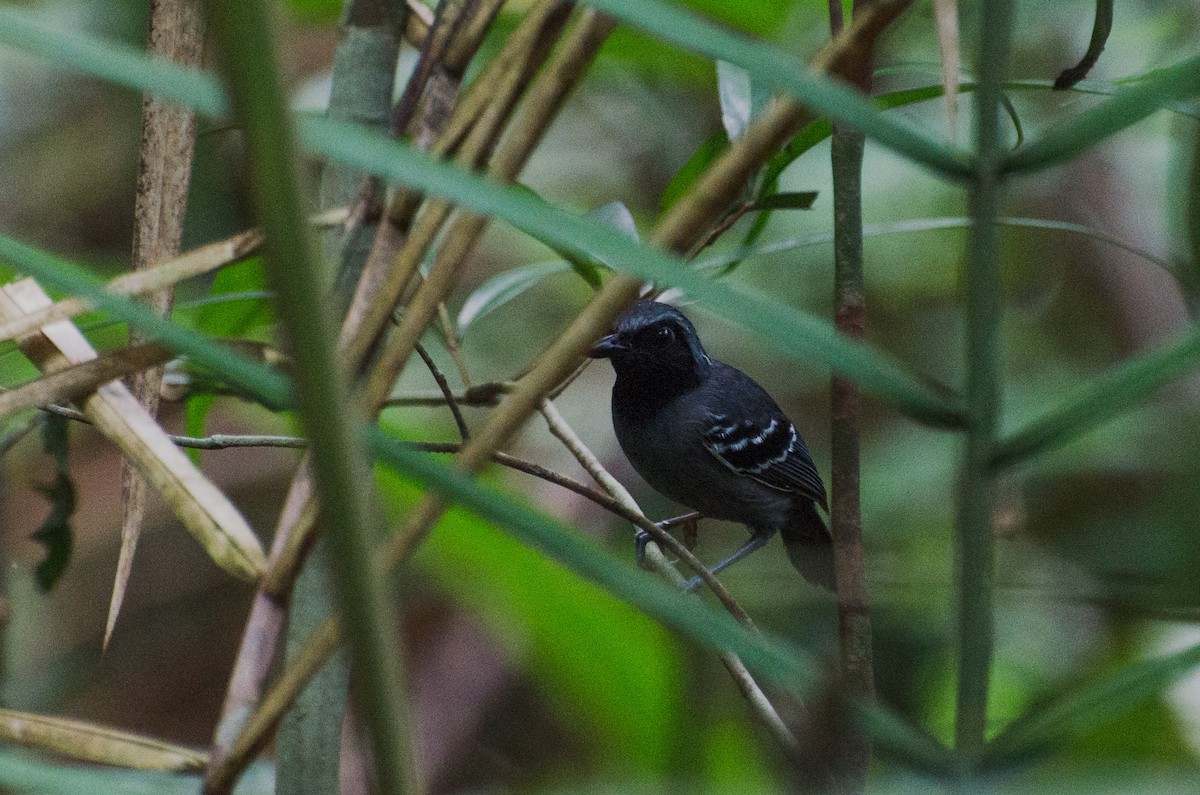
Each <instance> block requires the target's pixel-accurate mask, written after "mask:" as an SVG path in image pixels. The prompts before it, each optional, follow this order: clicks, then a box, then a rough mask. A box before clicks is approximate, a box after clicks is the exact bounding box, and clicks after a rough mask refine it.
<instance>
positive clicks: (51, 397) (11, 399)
mask: <svg viewBox="0 0 1200 795" xmlns="http://www.w3.org/2000/svg"><path fill="white" fill-rule="evenodd" d="M170 358H171V352H170V351H169V350H167V349H166V348H163V347H162V346H160V345H154V344H152V343H151V344H143V345H134V346H131V347H128V348H121V349H120V350H116V351H111V352H109V353H106V354H104V355H103V356H100V357H98V358H95V359H90V360H88V361H85V362H80V363H79V364H73V365H71V366H69V367H67V368H65V369H63V370H59V371H58V372H56V373H50V374H49V375H45V376H42V377H41V378H39V379H37V380H36V381H30V382H29V383H27V384H22V385H21V386H18V387H14V388H12V389H10V390H7V391H5V392H3V393H0V417H6V416H8V415H9V414H12V413H14V412H17V411H21V410H23V409H34V408H38V407H40V406H47V405H50V404H52V403H62V402H65V401H70V400H75V399H76V398H81V397H83V396H84V395H87V394H90V393H92V392H95V391H96V390H97V389H98V388H99V387H100V386H101V385H103V384H107V383H108V382H109V381H114V380H116V379H118V378H124V377H126V376H129V375H133V374H134V373H138V372H141V371H142V370H145V369H146V368H147V367H156V366H158V365H160V364H162V363H163V362H165V361H167V360H168V359H170Z"/></svg>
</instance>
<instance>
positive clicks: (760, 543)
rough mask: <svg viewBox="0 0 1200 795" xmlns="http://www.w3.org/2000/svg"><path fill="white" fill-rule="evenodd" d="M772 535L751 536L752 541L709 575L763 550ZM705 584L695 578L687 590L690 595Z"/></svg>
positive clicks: (710, 570) (688, 584) (713, 569)
mask: <svg viewBox="0 0 1200 795" xmlns="http://www.w3.org/2000/svg"><path fill="white" fill-rule="evenodd" d="M772 535H774V534H773V533H765V534H763V535H758V534H755V535H752V536H750V540H749V541H747V542H746V543H745V544H742V546H741V548H739V549H738V550H737V551H736V552H734V553H733V554H732V555H730V556H729V557H727V558H725V560H723V561H721V562H720V563H718V564H717V565H715V566H713V567H712V568H711V569H709V570H708V572H709V574H716V573H717V572H719V571H722V570H723V569H727V568H729V567H730V566H732V565H733V564H735V563H737V562H738V561H739V560H741V559H742V558H744V557H746V556H747V555H749V554H750V553H752V552H756V551H757V550H760V549H762V548H763V547H764V546H766V544H767V542H768V541H770V540H771V536H772ZM703 584H704V581H703V580H701V579H700V578H699V577H698V576H697V577H693V578H692V579H690V580H688V583H687V587H686V590H687V592H688V593H691V592H692V591H695V590H696V589H697V588H699V587H700V586H702V585H703Z"/></svg>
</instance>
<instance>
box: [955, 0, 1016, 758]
mask: <svg viewBox="0 0 1200 795" xmlns="http://www.w3.org/2000/svg"><path fill="white" fill-rule="evenodd" d="M981 13H982V18H981V20H980V23H979V31H980V42H979V47H980V56H981V57H980V64H979V89H978V91H977V92H976V94H975V108H976V118H975V149H976V152H975V154H976V159H975V165H976V169H975V174H974V178H973V179H972V181H971V185H970V191H969V202H970V207H971V216H972V218H973V219H974V223H973V224H972V226H971V235H970V243H969V252H970V259H969V264H968V268H967V297H966V321H967V330H966V336H967V339H966V355H967V383H966V390H965V394H966V402H967V411H968V415H969V417H970V424H969V426H968V427H967V434H966V436H967V440H966V451H965V454H964V458H963V463H962V473H961V492H960V496H959V509H958V550H957V551H958V559H957V572H956V589H957V592H958V665H959V668H958V711H957V715H956V719H955V747H956V750H957V751H958V753H959V755H960V759H961V760H962V762H963V763H964V769H965V770H967V771H970V770H972V769H973V768H974V766H975V764H976V761H977V760H978V758H979V756H980V754H981V753H982V751H983V745H984V740H985V735H986V730H987V701H988V683H989V678H990V673H991V663H992V645H993V631H994V628H993V624H992V618H993V617H992V599H993V566H994V556H995V551H994V543H993V538H992V486H993V468H992V455H993V450H994V448H995V444H996V431H997V427H998V423H999V416H1000V373H1001V367H1002V362H1001V350H1000V323H1001V309H1000V299H1001V283H1000V267H999V266H1000V225H999V224H998V222H997V219H998V217H999V207H1000V197H1001V192H1002V190H1003V176H1002V173H1001V172H1002V168H1003V165H1004V157H1005V151H1004V145H1003V141H1002V140H1001V137H1000V135H1001V133H1000V112H1001V109H1000V98H1001V96H1000V95H1001V91H1002V87H1003V81H1004V76H1005V73H1006V71H1007V62H1008V56H1009V45H1010V38H1011V33H1012V4H1011V2H1008V0H996V2H991V3H987V4H985V5H984V7H983V9H982V11H981ZM968 775H969V773H968Z"/></svg>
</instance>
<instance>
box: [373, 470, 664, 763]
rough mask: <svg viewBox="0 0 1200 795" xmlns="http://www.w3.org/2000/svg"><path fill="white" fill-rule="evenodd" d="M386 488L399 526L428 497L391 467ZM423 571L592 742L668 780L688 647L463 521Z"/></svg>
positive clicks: (436, 544) (446, 524) (420, 556)
mask: <svg viewBox="0 0 1200 795" xmlns="http://www.w3.org/2000/svg"><path fill="white" fill-rule="evenodd" d="M376 482H377V483H378V484H379V486H380V492H381V494H383V496H384V499H385V500H386V502H387V505H388V507H389V509H390V510H391V511H393V512H394V513H395V515H397V516H404V515H406V514H407V512H408V511H410V510H411V509H412V506H413V504H414V503H415V501H416V500H417V498H418V497H419V496H420V494H421V491H420V489H419V488H418V487H417V486H416V485H415V484H413V483H412V482H411V481H410V480H407V479H403V478H401V477H400V476H398V475H397V474H395V473H394V472H392V471H389V470H387V469H385V468H384V467H379V468H378V474H377V480H376ZM413 565H414V566H415V567H419V568H421V569H423V570H429V571H431V572H432V573H433V574H434V576H435V577H436V578H437V580H438V581H439V582H440V583H441V585H442V586H443V587H444V588H445V590H446V592H447V594H448V595H449V596H450V597H451V598H453V599H454V600H456V601H458V602H460V603H462V604H463V605H464V606H465V607H466V608H467V609H469V610H470V611H471V613H472V615H474V616H477V617H478V619H479V620H480V621H481V622H485V623H486V624H487V625H488V629H489V630H490V632H491V634H492V635H493V637H494V638H495V640H496V641H497V642H498V643H499V644H500V645H501V646H502V647H506V646H507V647H509V650H510V651H511V652H512V653H513V654H514V655H516V656H517V657H518V659H516V660H514V661H513V663H514V664H515V665H519V666H520V667H521V669H522V670H528V671H529V672H530V674H531V675H532V676H533V677H534V680H535V683H536V684H538V685H539V686H540V688H541V690H542V692H543V693H544V694H545V695H546V696H547V698H549V699H550V701H551V703H552V706H554V707H557V708H558V709H559V710H561V711H562V713H563V717H564V719H567V720H569V721H570V722H571V723H572V724H573V725H576V726H577V727H578V729H579V731H581V732H583V733H585V734H586V735H587V736H588V737H589V743H591V742H593V741H594V742H595V744H596V745H597V746H599V747H600V748H601V749H603V750H604V751H605V752H607V754H608V755H609V756H610V757H611V759H612V761H613V762H614V763H619V764H622V765H623V766H624V769H626V770H627V771H629V772H631V773H632V774H634V775H637V773H638V772H641V771H646V772H647V773H650V774H651V775H656V776H661V775H664V774H666V773H667V771H668V769H669V766H670V764H671V761H672V753H671V752H670V750H669V749H670V748H671V747H672V739H673V737H672V730H673V728H674V727H675V726H676V725H677V723H678V721H679V720H680V719H681V718H682V715H681V712H682V709H681V707H682V701H683V681H682V680H681V678H680V677H679V675H678V674H679V670H680V666H681V665H682V662H683V661H682V659H681V655H680V643H679V641H678V640H677V639H676V638H675V637H674V636H673V635H672V634H671V633H670V632H668V631H667V630H666V629H664V628H663V627H662V626H661V625H660V624H658V623H657V622H655V621H653V620H651V619H649V618H647V617H646V616H645V615H644V614H642V613H641V612H639V611H638V610H637V609H636V608H635V607H633V606H631V605H629V604H627V603H626V602H623V601H621V600H619V599H616V598H614V597H613V596H612V595H611V594H608V593H607V592H605V591H604V590H602V589H600V588H597V587H596V586H594V585H592V584H590V583H587V582H584V581H582V580H580V579H579V577H577V576H575V574H574V573H573V572H572V571H570V570H569V569H566V568H564V567H562V566H561V565H559V564H558V563H556V562H555V561H552V560H550V559H548V558H546V557H545V556H544V555H541V554H539V553H538V552H537V551H536V550H534V549H531V548H529V547H528V546H526V545H524V544H522V543H521V542H519V541H518V540H516V539H514V538H512V537H511V536H510V535H508V534H506V533H504V532H502V531H500V530H497V529H495V528H494V527H492V526H491V525H490V524H488V523H486V522H484V521H482V520H481V519H479V518H478V517H476V516H473V515H471V514H469V513H468V512H466V511H463V510H459V509H453V510H450V511H448V512H447V513H446V515H445V516H444V517H443V518H442V520H441V521H440V522H439V523H438V526H437V528H436V529H435V530H434V531H433V533H432V534H431V535H430V536H429V538H428V539H427V540H426V541H425V543H423V544H422V545H421V548H420V549H419V550H418V551H417V553H416V554H415V556H414V558H413ZM513 627H520V631H519V633H518V634H519V635H520V640H519V641H518V642H517V643H515V644H514V643H512V636H513V631H512V630H513ZM631 703H633V704H637V709H634V710H631V709H630V708H629V705H630V704H631ZM602 764H603V763H602Z"/></svg>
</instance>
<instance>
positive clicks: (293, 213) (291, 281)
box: [206, 0, 414, 793]
mask: <svg viewBox="0 0 1200 795" xmlns="http://www.w3.org/2000/svg"><path fill="white" fill-rule="evenodd" d="M206 6H207V10H208V15H209V19H210V22H211V25H212V29H213V32H214V34H215V35H214V38H215V40H216V43H217V48H218V52H219V54H220V57H221V62H222V65H223V67H224V72H225V76H226V79H227V81H228V85H229V91H230V98H231V100H232V105H233V109H234V112H235V116H236V117H237V118H239V119H240V120H241V123H242V125H243V130H244V133H245V139H246V149H247V155H248V160H249V168H250V176H251V180H250V182H251V185H252V188H253V193H254V201H255V208H256V210H257V213H258V216H259V219H260V221H261V223H262V227H263V230H264V232H265V234H266V239H267V247H266V248H267V257H266V261H267V267H268V274H269V277H270V279H271V282H272V286H273V288H274V289H275V291H276V294H277V295H278V297H279V300H278V311H279V314H280V319H281V320H282V322H283V327H284V333H285V336H286V339H287V342H288V347H289V350H290V352H291V354H292V357H293V360H294V363H295V367H294V371H295V383H296V395H297V404H298V408H299V414H300V418H301V421H302V423H303V426H304V428H305V431H306V435H307V436H308V437H309V439H310V440H311V443H312V460H313V471H314V474H315V479H316V483H317V491H318V495H319V500H320V504H321V506H322V509H323V512H324V515H325V516H326V517H328V535H327V538H328V540H329V547H330V551H331V553H332V555H331V558H332V562H333V570H334V572H333V573H334V581H335V584H336V586H337V591H338V599H339V603H340V606H341V611H342V614H343V616H344V619H345V623H346V628H347V635H348V638H349V646H350V651H351V655H352V657H353V659H354V663H355V667H356V677H357V678H356V681H355V696H356V703H357V704H358V707H359V710H360V714H362V715H363V717H364V718H365V719H366V723H367V726H368V728H369V729H370V734H371V739H372V743H373V750H374V762H375V769H376V771H377V775H378V778H379V787H380V790H381V791H383V792H387V793H403V792H409V791H412V790H413V789H414V780H413V768H412V761H411V742H410V738H409V735H408V730H407V725H406V720H405V718H406V716H407V711H408V710H407V705H406V704H405V701H404V698H403V694H404V692H405V690H404V686H403V676H402V672H401V668H400V662H401V658H400V649H399V644H398V640H397V637H396V633H395V627H394V620H393V611H392V609H391V604H390V600H389V598H388V589H387V585H386V581H385V580H384V578H383V573H382V572H381V571H380V570H379V568H378V567H377V566H376V565H375V564H374V561H373V558H372V554H371V553H372V550H371V541H372V536H373V533H372V525H371V523H370V520H369V517H368V514H369V511H368V502H367V498H368V490H369V486H370V483H371V471H370V468H369V467H368V464H367V456H366V452H365V449H364V439H363V437H362V432H361V429H360V423H359V422H358V419H359V418H358V417H357V416H356V414H355V411H354V408H353V407H354V405H355V404H354V402H353V401H352V400H351V399H350V394H349V390H348V389H347V384H346V377H345V376H346V374H345V372H344V371H343V368H342V367H341V366H340V364H339V362H338V360H337V359H335V357H334V352H333V350H334V340H335V335H334V323H333V317H332V315H331V312H330V307H329V305H328V303H327V302H326V300H325V298H326V296H327V294H328V292H327V289H326V282H327V280H325V279H322V278H321V276H322V274H321V271H320V269H319V268H318V267H317V263H316V259H315V258H314V257H313V255H312V251H311V245H310V241H309V237H308V230H307V228H306V225H305V220H304V212H303V206H302V201H301V192H300V187H299V184H298V176H297V170H296V160H295V157H294V151H295V144H294V133H293V131H292V128H291V124H290V118H289V114H288V110H287V106H286V102H285V93H284V91H283V87H282V85H281V83H280V77H279V70H278V67H277V65H276V63H275V48H274V41H273V37H272V36H271V32H270V29H269V20H268V18H267V13H266V11H265V6H264V4H260V3H248V2H238V0H208V2H207V3H206Z"/></svg>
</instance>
